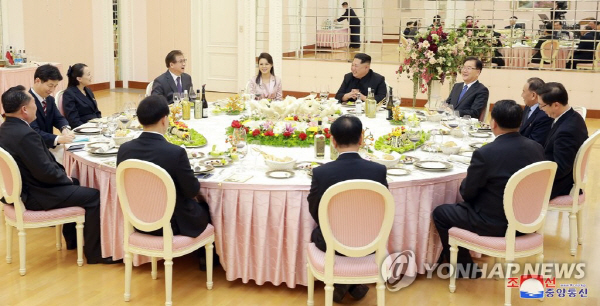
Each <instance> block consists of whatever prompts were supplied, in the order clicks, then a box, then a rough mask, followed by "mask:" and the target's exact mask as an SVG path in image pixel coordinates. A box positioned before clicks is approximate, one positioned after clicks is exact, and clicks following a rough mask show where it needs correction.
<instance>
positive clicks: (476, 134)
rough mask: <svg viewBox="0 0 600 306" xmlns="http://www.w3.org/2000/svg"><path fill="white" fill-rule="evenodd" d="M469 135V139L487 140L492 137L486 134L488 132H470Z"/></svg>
mask: <svg viewBox="0 0 600 306" xmlns="http://www.w3.org/2000/svg"><path fill="white" fill-rule="evenodd" d="M469 135H471V137H475V138H488V137H490V136H492V134H491V133H488V132H471V133H469Z"/></svg>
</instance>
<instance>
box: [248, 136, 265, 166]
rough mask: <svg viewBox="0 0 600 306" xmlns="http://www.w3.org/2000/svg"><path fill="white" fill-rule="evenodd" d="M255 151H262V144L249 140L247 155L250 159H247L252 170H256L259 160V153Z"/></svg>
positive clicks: (258, 141)
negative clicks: (251, 165)
mask: <svg viewBox="0 0 600 306" xmlns="http://www.w3.org/2000/svg"><path fill="white" fill-rule="evenodd" d="M257 150H259V151H262V143H261V142H260V140H257V139H255V140H250V142H249V148H248V154H249V155H250V157H251V158H250V159H249V162H251V163H252V164H253V167H252V168H254V169H255V168H256V166H257V163H258V160H259V159H260V153H259V152H258V151H257Z"/></svg>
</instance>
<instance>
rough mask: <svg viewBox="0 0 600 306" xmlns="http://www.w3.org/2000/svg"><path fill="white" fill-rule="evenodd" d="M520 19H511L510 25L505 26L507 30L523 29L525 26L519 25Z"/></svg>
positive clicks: (513, 17) (514, 17)
mask: <svg viewBox="0 0 600 306" xmlns="http://www.w3.org/2000/svg"><path fill="white" fill-rule="evenodd" d="M518 19H519V18H517V16H512V17H510V19H509V23H510V24H509V25H507V26H505V27H504V28H505V29H511V30H515V29H523V24H522V23H517V20H518Z"/></svg>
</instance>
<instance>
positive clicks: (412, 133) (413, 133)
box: [408, 130, 421, 151]
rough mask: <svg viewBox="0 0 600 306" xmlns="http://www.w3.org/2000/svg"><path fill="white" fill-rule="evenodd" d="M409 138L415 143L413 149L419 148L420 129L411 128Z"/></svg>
mask: <svg viewBox="0 0 600 306" xmlns="http://www.w3.org/2000/svg"><path fill="white" fill-rule="evenodd" d="M408 140H410V141H411V142H412V143H413V151H416V150H417V142H419V140H421V131H419V130H409V131H408Z"/></svg>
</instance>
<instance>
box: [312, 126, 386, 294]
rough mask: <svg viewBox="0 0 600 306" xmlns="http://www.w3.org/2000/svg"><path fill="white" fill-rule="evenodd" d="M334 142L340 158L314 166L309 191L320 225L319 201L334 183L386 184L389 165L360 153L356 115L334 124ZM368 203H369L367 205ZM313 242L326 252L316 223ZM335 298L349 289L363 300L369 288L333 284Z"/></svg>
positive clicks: (359, 134)
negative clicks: (363, 180) (386, 165)
mask: <svg viewBox="0 0 600 306" xmlns="http://www.w3.org/2000/svg"><path fill="white" fill-rule="evenodd" d="M331 136H332V137H331V141H332V144H333V146H334V147H335V148H336V149H337V150H338V152H339V153H340V155H339V157H338V158H337V160H335V161H333V162H330V163H327V164H325V165H323V166H320V167H317V168H314V169H313V177H312V182H311V185H310V192H309V194H308V198H307V200H308V207H309V208H308V209H309V211H310V214H311V216H312V217H313V219H314V220H315V222H317V224H319V204H320V202H321V197H322V196H323V194H324V193H325V191H326V190H327V189H328V188H329V187H331V186H332V185H334V184H336V183H339V182H343V181H347V180H354V179H367V180H372V181H375V182H378V183H380V184H382V185H384V186H385V187H387V186H388V185H387V181H386V172H387V170H386V168H385V166H383V165H380V164H377V163H374V162H371V161H367V160H364V159H362V158H361V157H360V155H358V153H357V152H358V149H359V147H360V145H361V144H362V141H363V138H362V123H361V122H360V119H358V118H357V117H353V116H342V117H340V118H338V119H337V120H335V121H334V122H333V124H331ZM365 205H368V204H365ZM311 241H312V242H313V243H314V244H315V245H316V247H317V248H319V249H320V250H321V251H323V252H325V251H326V250H327V246H326V244H325V239H324V238H323V234H322V232H321V228H320V227H318V226H317V228H315V229H314V230H313V232H312V235H311ZM334 287H335V289H334V293H333V299H334V301H336V302H340V301H341V300H342V299H343V298H344V296H345V295H346V292H348V291H349V292H350V295H352V297H353V298H355V299H361V298H363V297H364V296H365V294H367V291H368V290H369V287H367V286H365V285H352V286H350V285H342V284H335V285H334Z"/></svg>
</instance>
